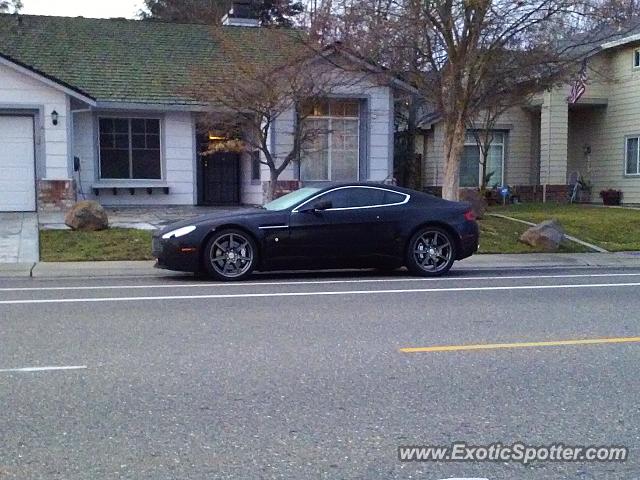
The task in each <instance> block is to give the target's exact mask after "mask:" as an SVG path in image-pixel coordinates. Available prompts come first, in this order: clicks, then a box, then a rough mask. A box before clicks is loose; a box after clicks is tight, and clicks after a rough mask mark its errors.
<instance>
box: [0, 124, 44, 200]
mask: <svg viewBox="0 0 640 480" xmlns="http://www.w3.org/2000/svg"><path fill="white" fill-rule="evenodd" d="M34 159H35V157H34V143H33V118H32V117H18V116H2V115H0V212H32V211H35V209H36V192H35V180H34V179H35V161H34Z"/></svg>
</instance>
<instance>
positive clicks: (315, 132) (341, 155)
mask: <svg viewBox="0 0 640 480" xmlns="http://www.w3.org/2000/svg"><path fill="white" fill-rule="evenodd" d="M305 108H308V109H309V110H307V111H306V112H305V113H306V115H307V116H306V119H305V120H304V122H305V131H306V134H305V136H308V137H309V138H308V139H307V140H306V141H305V145H304V146H303V148H302V153H301V155H300V157H301V158H300V178H301V180H303V181H352V180H357V179H358V173H359V172H358V171H359V165H360V152H359V149H360V104H359V103H358V101H357V100H327V101H324V102H319V103H317V104H314V105H309V106H307V107H305Z"/></svg>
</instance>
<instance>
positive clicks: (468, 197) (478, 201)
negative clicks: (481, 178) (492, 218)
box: [460, 188, 487, 218]
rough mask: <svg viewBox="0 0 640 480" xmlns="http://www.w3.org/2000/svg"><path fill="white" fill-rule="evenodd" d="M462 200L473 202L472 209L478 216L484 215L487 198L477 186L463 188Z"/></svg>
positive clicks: (461, 192)
mask: <svg viewBox="0 0 640 480" xmlns="http://www.w3.org/2000/svg"><path fill="white" fill-rule="evenodd" d="M460 201H462V202H467V203H469V204H471V209H472V210H473V213H474V214H475V216H476V218H482V217H484V214H485V212H486V210H487V199H486V198H485V197H484V195H483V194H482V192H480V191H479V190H478V189H476V188H461V189H460Z"/></svg>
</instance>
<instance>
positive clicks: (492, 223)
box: [478, 216, 590, 253]
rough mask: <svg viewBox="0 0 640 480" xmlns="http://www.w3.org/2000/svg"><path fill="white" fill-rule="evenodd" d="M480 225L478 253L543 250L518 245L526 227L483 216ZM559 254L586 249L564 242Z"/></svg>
mask: <svg viewBox="0 0 640 480" xmlns="http://www.w3.org/2000/svg"><path fill="white" fill-rule="evenodd" d="M478 223H479V224H480V250H479V251H478V253H538V252H542V251H543V250H540V249H536V248H533V247H530V246H529V245H525V244H524V243H520V242H519V241H518V238H520V235H522V233H523V232H524V231H525V230H526V229H527V228H528V227H527V226H526V225H524V224H521V223H517V222H512V221H510V220H505V219H502V218H496V217H490V216H485V217H484V218H483V219H482V220H478ZM559 251H560V252H566V253H569V252H588V251H590V250H589V249H588V248H585V247H583V246H582V245H578V244H577V243H573V242H564V243H563V244H562V245H561V246H560V250H559Z"/></svg>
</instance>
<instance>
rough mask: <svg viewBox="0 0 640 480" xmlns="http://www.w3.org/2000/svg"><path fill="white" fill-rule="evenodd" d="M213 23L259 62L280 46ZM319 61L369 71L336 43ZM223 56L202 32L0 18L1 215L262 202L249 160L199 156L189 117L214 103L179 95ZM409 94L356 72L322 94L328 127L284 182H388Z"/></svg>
mask: <svg viewBox="0 0 640 480" xmlns="http://www.w3.org/2000/svg"><path fill="white" fill-rule="evenodd" d="M220 29H221V32H222V33H221V34H222V35H225V36H226V37H227V39H228V40H229V41H230V42H233V44H234V45H236V46H237V48H238V49H241V50H242V51H243V53H244V54H245V56H246V55H249V56H253V58H255V61H261V60H264V58H263V57H264V56H268V55H269V53H270V52H273V51H275V50H277V49H278V47H279V45H277V42H276V41H274V37H273V36H272V35H271V34H270V32H271V29H269V28H262V27H259V26H258V25H257V23H256V22H254V21H253V20H252V19H244V18H239V17H238V16H237V15H236V16H230V17H227V26H224V27H220ZM323 54H324V55H327V52H326V51H325V52H324V53H323ZM329 54H331V55H343V56H344V58H342V59H341V61H345V59H346V61H349V62H355V63H357V62H362V65H361V67H362V68H363V69H367V68H369V69H371V68H374V66H372V65H370V64H368V63H366V62H364V61H361V60H360V59H359V58H358V57H356V56H350V55H348V54H347V53H346V52H344V51H343V50H340V49H338V48H336V49H335V50H334V51H332V52H330V53H329ZM226 61H227V59H226V58H224V55H222V54H221V53H220V51H219V49H218V48H217V46H216V42H215V40H214V37H213V36H212V34H211V27H208V26H203V25H191V24H171V23H162V22H153V21H138V20H125V19H89V18H82V17H78V18H68V17H46V16H29V15H0V146H1V148H0V211H36V210H40V209H65V208H68V207H69V206H70V205H71V204H72V203H73V202H75V201H76V200H77V199H95V200H98V201H99V202H100V203H102V204H103V205H109V206H118V205H142V206H147V205H200V204H211V205H217V204H221V205H233V204H260V203H262V202H263V192H264V191H265V185H264V184H265V182H267V181H268V180H269V172H268V168H267V167H266V166H265V165H263V164H262V163H261V162H260V156H259V154H258V155H256V152H249V153H235V154H234V153H226V154H225V153H221V154H217V157H216V158H214V159H211V158H209V157H206V156H201V155H200V152H201V151H202V150H203V149H204V150H206V145H207V144H208V135H209V134H208V133H207V132H206V131H204V132H203V131H202V129H201V128H200V126H199V122H200V119H201V118H202V116H203V115H204V114H205V113H208V112H210V110H211V105H209V104H207V102H203V99H202V98H195V97H193V96H190V95H189V93H188V92H189V91H191V90H190V89H189V88H187V87H189V86H191V87H192V86H193V85H194V84H202V85H204V84H210V83H214V82H215V80H216V78H217V77H218V76H219V75H223V74H224V72H225V62H226ZM330 64H331V65H337V63H335V62H330ZM195 67H198V68H195ZM205 67H206V68H205ZM334 68H336V67H335V66H334ZM198 72H199V73H198ZM196 75H200V77H199V78H193V77H194V76H196ZM406 88H410V87H408V86H407V85H406V84H403V83H402V82H400V81H399V80H397V79H389V81H388V82H386V83H385V82H380V81H379V80H376V81H373V80H367V77H366V76H363V77H362V80H361V81H360V82H359V83H357V84H353V85H349V87H348V88H345V90H344V91H336V92H332V95H331V98H327V99H326V102H324V103H323V105H324V108H320V109H317V112H316V113H314V115H315V116H316V117H317V118H315V119H314V120H315V121H317V122H320V123H322V124H323V125H326V126H327V128H326V131H325V133H323V134H322V135H324V136H325V138H323V139H322V141H320V142H318V144H320V145H322V152H320V154H317V152H316V155H315V157H314V159H313V161H314V164H313V168H302V169H301V168H300V162H296V163H295V164H292V165H291V166H290V168H288V169H287V170H286V171H284V172H283V173H282V174H281V176H280V180H281V181H282V184H283V188H285V189H286V188H287V186H288V185H289V184H291V188H295V187H296V186H298V185H300V184H302V183H305V182H323V181H334V180H341V181H355V180H361V181H383V180H385V179H387V178H388V177H390V176H391V172H392V171H393V168H392V167H393V165H392V162H393V160H392V159H393V134H394V132H393V119H394V114H393V105H394V95H395V93H396V92H398V91H400V90H402V89H406ZM338 90H339V89H338ZM295 121H296V119H295V115H294V113H293V110H292V111H291V112H288V113H287V112H285V113H284V114H282V116H281V118H280V117H279V118H278V119H277V121H276V122H275V124H274V125H273V126H272V128H271V131H270V145H271V146H272V147H271V150H270V151H271V152H272V153H273V154H275V155H276V157H279V158H281V157H282V156H284V155H286V154H287V153H288V152H289V151H290V147H291V140H292V137H291V131H292V128H291V126H292V124H293V123H292V122H295Z"/></svg>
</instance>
